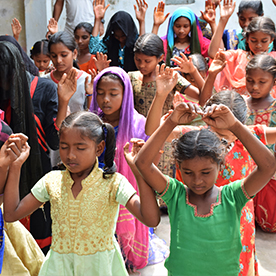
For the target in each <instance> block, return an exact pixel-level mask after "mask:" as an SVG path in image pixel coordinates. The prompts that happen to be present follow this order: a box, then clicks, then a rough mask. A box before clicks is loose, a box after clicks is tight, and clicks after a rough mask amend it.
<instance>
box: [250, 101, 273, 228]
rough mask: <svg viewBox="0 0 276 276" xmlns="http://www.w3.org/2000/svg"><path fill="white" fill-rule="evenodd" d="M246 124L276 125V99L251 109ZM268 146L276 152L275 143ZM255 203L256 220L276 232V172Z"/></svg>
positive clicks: (256, 197) (255, 199) (263, 226)
mask: <svg viewBox="0 0 276 276" xmlns="http://www.w3.org/2000/svg"><path fill="white" fill-rule="evenodd" d="M246 124H247V125H255V124H263V125H266V126H269V127H276V100H275V101H274V102H273V103H272V104H271V105H270V106H269V107H268V108H266V109H259V110H250V116H249V118H248V120H247V122H246ZM267 147H268V148H269V149H270V150H271V152H272V153H274V150H273V145H267ZM254 205H255V216H256V221H257V223H258V224H259V225H260V227H261V228H262V229H263V230H264V231H266V232H276V174H274V176H273V177H272V179H271V180H270V181H269V182H268V183H267V185H266V186H265V187H264V188H263V189H262V190H261V191H260V192H259V193H258V194H257V195H256V196H255V198H254Z"/></svg>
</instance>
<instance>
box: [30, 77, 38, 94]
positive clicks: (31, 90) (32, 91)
mask: <svg viewBox="0 0 276 276" xmlns="http://www.w3.org/2000/svg"><path fill="white" fill-rule="evenodd" d="M37 82H38V77H37V76H36V77H34V79H33V80H32V82H31V87H30V93H31V98H33V96H34V92H35V89H36V86H37Z"/></svg>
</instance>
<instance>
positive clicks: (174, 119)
mask: <svg viewBox="0 0 276 276" xmlns="http://www.w3.org/2000/svg"><path fill="white" fill-rule="evenodd" d="M198 114H202V111H201V109H200V108H199V107H198V106H197V105H194V104H192V103H181V104H179V105H178V106H177V107H176V108H175V109H174V111H173V112H172V113H171V114H170V115H169V117H168V118H167V120H166V121H165V122H164V123H163V124H162V125H161V126H160V127H159V128H158V129H157V130H156V131H155V132H154V133H153V134H152V135H151V137H150V138H149V140H148V141H147V142H146V144H145V145H144V146H143V147H142V149H141V150H140V151H139V153H138V155H137V157H136V159H135V165H136V166H137V168H138V170H139V172H140V173H141V175H142V176H143V178H144V180H145V181H146V183H147V184H148V185H150V186H151V187H152V188H153V189H154V190H155V191H157V192H158V193H162V192H163V191H164V190H165V188H166V184H167V178H166V177H165V176H164V175H163V174H162V172H161V171H160V170H159V169H158V168H157V167H156V166H155V165H154V158H155V157H156V155H157V154H158V153H159V150H160V149H161V148H162V146H163V144H164V142H165V141H166V139H167V137H168V136H169V134H170V133H171V132H172V130H173V129H174V128H175V127H176V126H177V125H178V124H189V123H191V121H192V120H193V119H195V118H196V117H197V115H198Z"/></svg>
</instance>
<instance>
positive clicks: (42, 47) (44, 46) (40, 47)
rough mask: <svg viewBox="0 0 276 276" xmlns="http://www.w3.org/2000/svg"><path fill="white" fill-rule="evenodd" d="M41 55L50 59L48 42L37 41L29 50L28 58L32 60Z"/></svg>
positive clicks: (44, 40) (43, 40)
mask: <svg viewBox="0 0 276 276" xmlns="http://www.w3.org/2000/svg"><path fill="white" fill-rule="evenodd" d="M39 54H43V55H46V56H48V57H50V54H49V51H48V40H46V39H42V40H40V41H37V42H36V43H35V44H34V46H33V47H32V48H31V50H30V57H31V58H33V57H34V56H35V55H39Z"/></svg>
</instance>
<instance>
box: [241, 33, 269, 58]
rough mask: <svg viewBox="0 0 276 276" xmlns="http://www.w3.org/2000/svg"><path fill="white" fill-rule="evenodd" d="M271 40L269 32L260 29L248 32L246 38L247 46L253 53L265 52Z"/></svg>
mask: <svg viewBox="0 0 276 276" xmlns="http://www.w3.org/2000/svg"><path fill="white" fill-rule="evenodd" d="M272 41H273V39H272V37H271V36H270V35H269V34H266V33H263V32H260V31H258V32H254V33H250V34H249V35H248V37H247V39H246V42H247V44H248V47H249V49H250V51H251V52H252V53H253V54H254V55H257V54H261V53H265V52H267V50H268V47H269V44H270V43H271V42H272Z"/></svg>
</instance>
